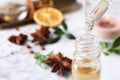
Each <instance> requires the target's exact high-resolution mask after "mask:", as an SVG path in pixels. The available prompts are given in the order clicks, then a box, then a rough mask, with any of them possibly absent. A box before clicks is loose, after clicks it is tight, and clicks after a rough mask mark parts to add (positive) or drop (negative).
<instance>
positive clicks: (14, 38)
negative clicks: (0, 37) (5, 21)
mask: <svg viewBox="0 0 120 80" xmlns="http://www.w3.org/2000/svg"><path fill="white" fill-rule="evenodd" d="M27 37H28V36H27V35H25V34H20V35H18V36H16V35H12V36H10V37H9V38H8V40H9V41H10V42H12V43H15V44H19V45H23V44H25V42H26V40H27Z"/></svg>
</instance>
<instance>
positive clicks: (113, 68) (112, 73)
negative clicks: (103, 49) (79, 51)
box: [0, 0, 120, 80]
mask: <svg viewBox="0 0 120 80" xmlns="http://www.w3.org/2000/svg"><path fill="white" fill-rule="evenodd" d="M4 1H6V0H4ZM77 2H78V3H79V4H80V3H81V0H78V1H77ZM82 12H83V11H82V9H78V10H76V11H74V12H70V13H67V14H65V15H64V17H65V20H66V22H67V24H68V26H69V31H70V32H71V33H73V34H74V35H75V36H76V37H78V36H79V35H80V34H82V33H84V32H85V27H84V20H85V18H84V14H83V13H82ZM37 28H39V25H37V24H30V25H26V26H24V27H20V30H19V31H17V30H16V29H14V28H13V29H4V30H0V80H72V76H71V75H69V76H67V77H60V76H58V75H57V74H56V73H51V69H50V68H47V69H45V68H44V67H40V66H39V65H37V64H36V61H35V59H34V54H29V52H28V49H27V48H26V46H19V45H15V44H13V43H10V42H9V41H8V37H9V36H10V35H12V34H16V35H17V34H19V33H24V34H27V35H29V36H30V33H32V32H34V31H35V30H36V29H37ZM29 39H31V37H30V38H29ZM27 44H29V45H31V46H32V49H33V50H34V51H35V52H40V53H42V54H47V53H48V52H50V51H54V52H59V51H61V52H63V53H64V55H65V56H67V57H70V58H72V54H73V51H74V40H68V39H66V38H65V37H63V38H62V39H61V40H60V41H59V42H58V43H55V44H51V45H46V50H45V51H41V50H40V48H39V46H36V45H34V44H31V43H30V42H29V41H28V42H27ZM11 53H14V55H11ZM101 63H102V70H101V80H120V76H119V72H120V69H119V68H120V56H117V55H113V54H111V55H109V56H105V55H103V54H102V53H101Z"/></svg>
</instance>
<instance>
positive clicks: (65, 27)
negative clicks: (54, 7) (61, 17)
mask: <svg viewBox="0 0 120 80" xmlns="http://www.w3.org/2000/svg"><path fill="white" fill-rule="evenodd" d="M62 26H63V28H64V29H65V30H66V31H67V29H68V26H67V24H66V23H65V21H63V22H62Z"/></svg>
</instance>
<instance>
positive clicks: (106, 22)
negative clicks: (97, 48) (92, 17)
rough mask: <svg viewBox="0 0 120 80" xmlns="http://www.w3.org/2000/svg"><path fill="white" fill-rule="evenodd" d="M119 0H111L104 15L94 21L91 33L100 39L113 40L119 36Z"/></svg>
mask: <svg viewBox="0 0 120 80" xmlns="http://www.w3.org/2000/svg"><path fill="white" fill-rule="evenodd" d="M119 11H120V0H112V1H111V5H110V7H109V9H108V10H107V12H106V13H105V15H104V16H103V17H102V18H101V19H100V20H98V21H97V22H96V24H95V26H94V28H93V30H92V33H93V34H94V35H95V36H97V37H98V38H100V40H102V41H113V40H115V39H116V38H117V37H118V36H120V14H119Z"/></svg>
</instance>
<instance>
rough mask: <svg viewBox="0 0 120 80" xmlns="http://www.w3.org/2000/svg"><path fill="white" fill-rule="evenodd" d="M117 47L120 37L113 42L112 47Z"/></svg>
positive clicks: (119, 44) (119, 43)
mask: <svg viewBox="0 0 120 80" xmlns="http://www.w3.org/2000/svg"><path fill="white" fill-rule="evenodd" d="M118 46H120V37H118V38H117V39H116V40H115V41H114V42H113V45H112V47H113V48H115V47H118Z"/></svg>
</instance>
